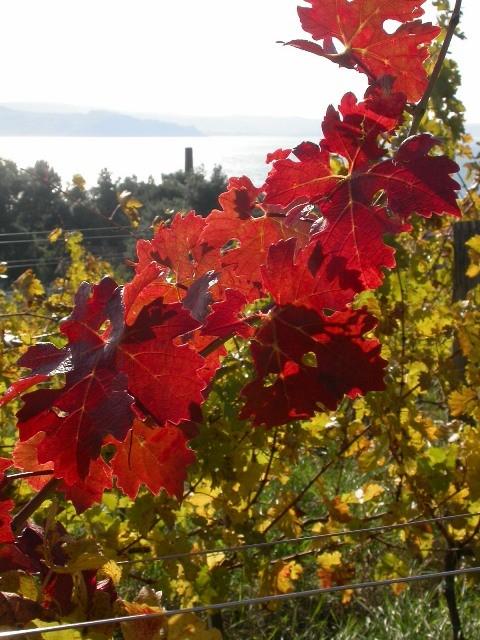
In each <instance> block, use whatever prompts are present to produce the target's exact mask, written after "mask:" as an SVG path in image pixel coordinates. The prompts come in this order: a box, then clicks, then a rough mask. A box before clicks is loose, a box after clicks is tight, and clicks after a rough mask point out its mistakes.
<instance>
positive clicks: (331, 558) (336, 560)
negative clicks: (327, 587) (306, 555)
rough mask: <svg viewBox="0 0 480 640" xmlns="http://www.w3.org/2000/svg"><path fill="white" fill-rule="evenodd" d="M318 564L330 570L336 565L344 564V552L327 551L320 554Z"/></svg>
mask: <svg viewBox="0 0 480 640" xmlns="http://www.w3.org/2000/svg"><path fill="white" fill-rule="evenodd" d="M317 564H318V565H319V566H320V567H321V568H322V569H326V570H328V571H331V570H332V569H333V568H334V567H339V566H341V564H342V554H341V553H340V551H332V552H331V553H329V552H325V553H322V554H320V555H319V556H318V558H317Z"/></svg>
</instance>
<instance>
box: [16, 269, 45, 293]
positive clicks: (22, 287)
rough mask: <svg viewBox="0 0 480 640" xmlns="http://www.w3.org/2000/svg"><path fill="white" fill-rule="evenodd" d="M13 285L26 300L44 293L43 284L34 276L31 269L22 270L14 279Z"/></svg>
mask: <svg viewBox="0 0 480 640" xmlns="http://www.w3.org/2000/svg"><path fill="white" fill-rule="evenodd" d="M13 287H14V288H15V289H17V291H19V292H20V293H21V294H22V295H23V296H24V297H25V298H26V299H27V300H32V299H33V298H36V297H40V296H43V295H45V289H44V288H43V284H42V283H41V282H40V280H39V279H38V278H37V277H36V276H35V274H34V273H33V270H32V269H27V270H26V271H24V272H23V273H22V275H21V276H19V277H18V278H17V279H16V280H15V282H14V283H13Z"/></svg>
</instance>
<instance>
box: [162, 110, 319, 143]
mask: <svg viewBox="0 0 480 640" xmlns="http://www.w3.org/2000/svg"><path fill="white" fill-rule="evenodd" d="M158 117H159V118H165V117H168V118H169V117H173V115H172V116H170V115H169V116H166V115H159V116H158ZM175 121H176V122H178V123H180V124H185V123H186V122H189V123H190V124H192V125H193V126H194V127H197V128H198V129H200V131H201V132H202V133H204V134H205V135H207V136H281V137H285V136H296V137H305V138H309V139H312V140H313V141H315V140H318V139H319V138H320V137H321V124H322V118H321V117H320V116H319V117H318V120H314V119H313V118H298V117H292V116H290V117H289V116H286V117H269V116H220V117H214V116H194V115H191V116H175Z"/></svg>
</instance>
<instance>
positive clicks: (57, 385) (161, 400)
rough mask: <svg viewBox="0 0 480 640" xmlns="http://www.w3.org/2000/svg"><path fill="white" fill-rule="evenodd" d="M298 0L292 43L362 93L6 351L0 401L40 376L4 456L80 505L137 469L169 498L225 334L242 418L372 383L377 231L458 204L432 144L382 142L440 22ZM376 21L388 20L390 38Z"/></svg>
mask: <svg viewBox="0 0 480 640" xmlns="http://www.w3.org/2000/svg"><path fill="white" fill-rule="evenodd" d="M309 4H311V5H312V6H311V8H300V9H299V13H300V18H301V21H302V25H303V27H304V28H305V30H306V31H308V32H310V33H311V34H312V36H313V37H314V38H315V39H316V40H320V41H321V42H322V44H321V45H318V44H315V43H305V42H304V41H294V42H292V43H290V44H294V45H295V46H298V47H301V48H304V49H308V50H309V51H313V52H314V53H318V54H320V55H322V56H324V57H327V58H330V59H333V60H335V61H337V62H338V63H339V64H342V65H344V66H348V67H352V68H355V69H357V70H358V71H361V72H365V73H367V76H368V78H369V82H370V86H369V89H368V91H367V94H366V96H365V99H364V100H363V101H362V102H358V101H357V99H356V98H355V96H353V95H352V94H350V93H349V94H347V95H345V96H344V97H343V98H342V100H341V104H340V106H339V108H338V110H336V109H335V108H334V107H330V108H329V109H328V111H327V114H326V116H325V119H324V121H323V134H324V138H323V139H322V140H321V141H320V142H319V143H318V144H314V143H312V142H303V143H302V144H300V145H299V146H297V147H296V148H295V149H293V150H278V151H276V152H274V153H273V154H270V156H269V158H268V161H269V162H272V163H273V165H272V168H271V171H270V173H269V175H268V178H267V180H266V182H265V184H264V185H263V187H261V188H256V187H255V186H254V185H253V184H252V183H251V182H250V180H249V179H248V178H246V177H242V178H233V179H231V180H230V182H229V185H228V190H227V192H226V193H224V194H223V195H222V196H221V197H220V208H219V209H218V210H214V211H212V212H211V213H210V215H208V216H207V217H206V218H202V217H200V216H197V215H196V214H195V213H194V212H190V213H188V214H187V215H185V216H183V217H182V216H180V215H177V216H176V217H175V218H174V220H173V222H172V224H171V225H170V226H167V225H163V226H160V227H159V228H158V229H157V231H156V233H155V236H154V238H153V239H152V240H151V241H147V240H142V241H140V242H139V243H138V247H137V254H138V259H137V262H136V263H135V274H134V277H133V279H132V280H131V282H129V283H128V284H126V285H125V286H124V287H118V286H117V285H116V283H115V282H114V281H113V280H112V279H110V278H105V279H104V280H102V282H100V284H98V285H95V286H92V285H90V284H87V283H84V284H83V285H82V286H81V287H80V289H79V291H78V293H77V296H76V299H75V306H74V309H73V312H72V314H71V315H70V316H69V318H67V319H66V320H64V321H63V322H62V324H61V332H62V334H63V336H64V337H65V342H66V344H65V346H64V347H63V348H62V349H59V348H56V347H54V346H53V345H51V344H38V345H36V346H34V347H32V348H31V349H30V350H29V351H28V352H27V353H26V354H25V355H24V356H23V357H22V359H21V361H20V364H21V365H22V366H25V367H28V368H29V369H30V370H31V373H30V374H29V375H28V376H27V377H25V378H23V379H22V380H19V381H18V382H16V383H15V384H14V385H13V386H12V387H11V389H10V390H9V391H8V392H7V394H6V395H5V396H4V398H3V400H2V402H3V403H5V402H8V401H10V400H11V399H13V398H14V397H16V396H18V395H20V394H24V393H25V392H26V391H27V390H28V389H29V388H30V387H31V386H33V385H37V384H39V383H45V382H52V383H54V384H53V388H41V389H39V390H36V391H33V392H30V393H27V394H25V395H23V401H24V405H23V407H22V409H21V410H20V411H19V413H18V428H19V433H20V441H19V443H18V444H17V447H16V451H15V454H14V460H15V465H16V466H18V467H20V468H22V469H27V470H34V469H37V468H48V469H51V470H52V472H53V475H54V477H56V478H58V479H61V481H62V485H61V486H62V488H63V490H64V492H65V493H66V495H67V496H68V497H70V498H71V499H72V500H73V501H74V503H75V504H76V505H77V507H78V508H80V509H81V508H84V507H86V506H88V504H90V503H91V502H93V501H95V500H98V499H99V497H100V496H101V494H102V491H103V490H104V489H106V488H108V487H111V486H112V483H113V482H114V481H115V482H116V485H117V486H118V487H120V488H121V489H123V490H124V491H125V493H127V494H128V495H129V496H131V497H135V495H136V494H137V491H138V489H139V487H140V485H141V484H142V483H143V484H145V485H146V486H147V487H148V488H149V489H150V490H151V491H153V492H158V491H159V490H160V489H162V488H164V489H165V490H167V491H168V492H169V493H170V494H174V495H177V496H178V497H181V495H182V489H183V481H184V478H185V475H186V467H187V465H188V464H190V463H191V462H192V460H193V458H194V456H193V452H192V451H191V450H190V449H189V448H188V446H187V445H188V440H189V439H190V438H191V437H192V434H194V433H195V430H196V428H198V425H197V424H196V422H198V418H197V416H198V415H199V408H200V407H201V405H202V403H203V402H204V400H205V398H206V397H207V395H208V392H209V389H210V387H211V383H212V380H213V377H214V375H215V372H216V371H217V369H218V368H219V367H220V366H221V361H222V358H223V356H224V355H225V350H224V346H223V343H224V342H225V341H226V340H227V339H228V338H230V337H233V336H239V337H241V338H243V339H245V340H248V341H249V342H250V348H251V354H252V359H253V363H254V365H255V370H256V378H255V379H254V380H253V381H251V382H249V383H248V384H247V385H246V387H245V389H244V390H243V396H244V400H245V404H244V408H243V412H242V416H243V417H244V418H247V419H251V420H252V421H253V423H254V424H256V425H265V426H267V427H271V426H273V425H281V424H284V423H286V422H288V421H291V420H294V419H297V418H308V417H309V416H312V415H313V414H314V412H315V411H316V410H319V409H320V410H321V409H322V408H328V409H334V408H335V407H336V406H337V405H338V403H339V402H340V401H341V400H342V398H343V397H344V396H345V395H347V396H349V397H352V398H353V397H356V396H358V395H360V394H364V393H366V392H368V391H373V390H381V389H382V388H383V386H384V383H383V377H384V369H385V366H386V363H385V361H384V360H383V359H382V358H381V356H380V344H379V342H378V341H377V340H376V339H374V338H372V337H371V336H366V334H369V333H370V332H371V331H372V329H373V328H374V326H375V319H374V318H373V317H372V316H371V315H369V314H368V313H367V312H366V311H364V310H355V309H354V308H353V307H352V306H351V303H352V301H353V299H354V296H355V295H356V294H357V293H358V292H361V291H364V290H366V289H374V288H376V287H378V286H379V285H380V284H381V283H382V279H383V274H384V269H391V268H393V267H394V266H395V258H394V249H393V248H392V246H390V245H389V244H386V243H385V235H387V234H388V235H389V236H390V237H392V236H394V235H395V234H398V233H400V232H403V231H407V230H408V229H409V219H410V217H411V216H412V215H413V214H418V215H421V216H426V217H428V216H431V215H432V214H439V215H440V214H444V213H448V214H451V215H454V216H457V215H459V211H458V208H457V204H456V199H455V196H456V190H457V189H458V185H457V184H456V183H455V182H454V181H453V180H452V178H451V177H450V174H452V173H454V172H456V171H457V166H456V165H455V163H453V162H452V161H451V160H449V159H447V158H445V157H443V156H436V155H435V156H433V155H430V150H431V148H432V147H433V146H434V145H435V144H436V141H435V140H434V139H432V138H431V137H430V136H428V135H425V134H423V135H418V136H414V137H412V138H409V139H407V140H406V141H405V142H404V143H403V144H402V145H400V147H399V148H398V150H397V151H396V152H395V153H394V154H393V156H392V155H389V154H388V153H387V147H386V141H387V140H388V137H389V136H391V135H392V134H393V133H394V132H395V130H396V129H397V128H398V127H399V126H400V125H401V123H402V119H403V113H404V109H405V105H406V101H407V100H410V101H411V100H417V99H419V98H420V96H421V95H422V93H423V91H424V90H425V86H426V75H425V72H424V70H423V66H422V63H423V61H424V59H425V57H426V55H427V49H426V47H427V45H428V44H429V43H430V42H431V40H432V38H433V37H435V36H436V35H437V34H438V29H437V28H436V27H432V26H431V25H426V24H422V23H421V22H419V21H413V22H412V21H408V20H410V19H411V18H418V17H419V16H420V15H421V14H422V10H421V8H420V6H421V5H422V4H423V2H422V0H403V2H400V3H399V2H391V1H390V0H352V1H351V2H348V1H347V0H309ZM337 12H338V13H337ZM386 19H393V20H397V21H400V22H401V23H402V24H401V26H400V27H399V28H398V29H397V30H396V31H395V32H394V33H393V34H387V33H386V32H385V31H384V28H383V25H384V21H385V20H386ZM333 39H337V40H339V41H341V42H342V44H343V45H344V47H345V51H344V53H341V54H339V53H337V52H336V50H335V48H334V44H333ZM252 303H256V304H255V307H252ZM252 308H255V309H257V311H255V312H252V311H251V309H252ZM259 308H260V309H261V311H260V312H259V311H258V309H259ZM107 445H108V446H109V447H113V448H114V449H115V453H114V455H113V457H110V458H109V460H108V461H107V458H104V457H102V448H103V447H104V446H107ZM40 465H45V466H41V467H40ZM2 506H3V507H5V508H10V505H7V504H6V503H3V505H2ZM1 517H2V518H3V511H2V516H1ZM7 537H8V536H7ZM5 539H6V538H5Z"/></svg>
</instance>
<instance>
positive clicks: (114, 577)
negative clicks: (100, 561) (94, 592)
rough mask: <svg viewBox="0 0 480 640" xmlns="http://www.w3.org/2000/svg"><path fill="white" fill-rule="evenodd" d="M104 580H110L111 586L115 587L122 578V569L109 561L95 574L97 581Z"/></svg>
mask: <svg viewBox="0 0 480 640" xmlns="http://www.w3.org/2000/svg"><path fill="white" fill-rule="evenodd" d="M105 578H110V580H111V581H112V582H113V584H114V585H115V586H117V585H118V584H119V583H120V580H121V578H122V567H121V566H120V565H118V564H117V563H116V562H114V561H113V560H109V561H108V562H106V563H105V564H104V565H102V566H101V567H100V569H99V571H98V573H97V579H98V580H103V579H105Z"/></svg>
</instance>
